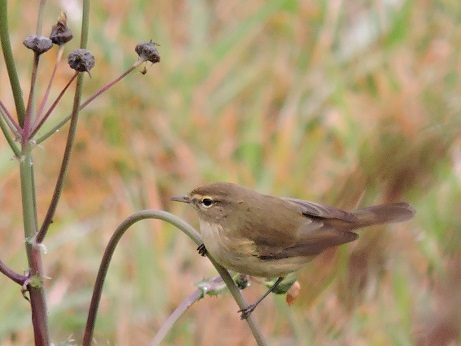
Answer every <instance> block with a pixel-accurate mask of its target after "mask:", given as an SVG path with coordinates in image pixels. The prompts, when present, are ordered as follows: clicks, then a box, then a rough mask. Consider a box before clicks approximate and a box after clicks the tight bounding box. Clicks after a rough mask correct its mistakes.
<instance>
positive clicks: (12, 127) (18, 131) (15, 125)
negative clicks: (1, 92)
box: [0, 100, 22, 138]
mask: <svg viewBox="0 0 461 346" xmlns="http://www.w3.org/2000/svg"><path fill="white" fill-rule="evenodd" d="M0 109H1V112H2V114H3V115H4V117H5V121H6V123H7V124H8V126H9V128H10V130H11V131H12V132H13V133H14V134H15V136H17V137H18V138H19V137H21V133H22V129H21V128H20V127H19V124H18V123H17V122H16V120H14V118H13V116H12V115H11V114H10V112H8V109H7V108H6V106H5V105H4V104H3V102H2V101H1V100H0Z"/></svg>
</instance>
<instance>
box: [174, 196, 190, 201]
mask: <svg viewBox="0 0 461 346" xmlns="http://www.w3.org/2000/svg"><path fill="white" fill-rule="evenodd" d="M171 200H172V201H175V202H183V203H190V201H191V199H190V197H189V196H187V195H185V196H173V197H171Z"/></svg>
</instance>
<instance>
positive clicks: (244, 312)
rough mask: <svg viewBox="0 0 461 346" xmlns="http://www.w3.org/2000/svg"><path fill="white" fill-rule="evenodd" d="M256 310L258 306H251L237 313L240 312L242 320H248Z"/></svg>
mask: <svg viewBox="0 0 461 346" xmlns="http://www.w3.org/2000/svg"><path fill="white" fill-rule="evenodd" d="M255 308H256V304H251V305H248V306H247V307H246V308H243V309H240V310H239V311H237V312H240V319H242V320H246V319H247V318H248V317H249V316H250V315H251V313H252V312H253V310H254V309H255Z"/></svg>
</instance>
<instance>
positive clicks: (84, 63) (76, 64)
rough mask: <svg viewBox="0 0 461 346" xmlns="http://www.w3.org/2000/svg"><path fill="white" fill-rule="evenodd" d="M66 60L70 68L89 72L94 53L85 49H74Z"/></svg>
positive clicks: (92, 63) (92, 64)
mask: <svg viewBox="0 0 461 346" xmlns="http://www.w3.org/2000/svg"><path fill="white" fill-rule="evenodd" d="M67 61H68V63H69V66H70V68H71V69H74V70H76V71H78V72H88V74H89V73H90V70H91V69H92V68H93V66H94V55H93V54H91V53H90V52H89V51H87V50H86V49H76V50H74V51H73V52H72V53H70V54H69V58H68V59H67ZM90 76H91V75H90Z"/></svg>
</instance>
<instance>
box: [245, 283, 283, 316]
mask: <svg viewBox="0 0 461 346" xmlns="http://www.w3.org/2000/svg"><path fill="white" fill-rule="evenodd" d="M283 279H284V278H283V277H279V278H278V279H277V281H275V283H274V284H273V285H272V286H271V288H269V289H268V290H267V292H266V293H264V294H263V296H262V297H261V298H259V299H258V300H257V301H256V303H254V304H251V305H248V306H247V307H246V308H243V309H240V310H239V311H238V312H240V313H241V314H240V318H241V319H242V320H246V319H247V318H248V316H250V314H251V313H252V312H253V310H254V309H256V307H257V306H258V305H259V303H261V302H262V301H263V299H264V298H266V297H267V296H268V295H269V293H271V292H272V291H273V290H275V289H276V288H277V286H278V285H279V284H280V283H281V282H282V281H283Z"/></svg>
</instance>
